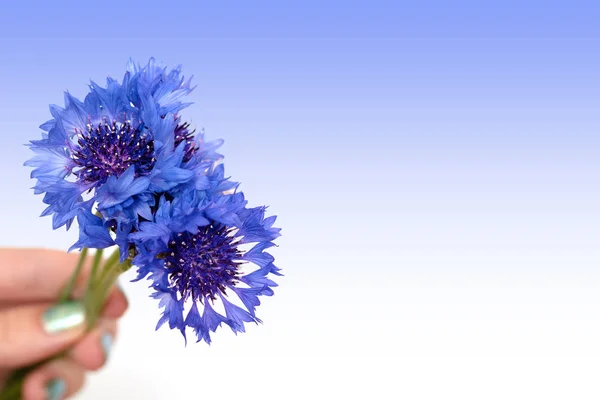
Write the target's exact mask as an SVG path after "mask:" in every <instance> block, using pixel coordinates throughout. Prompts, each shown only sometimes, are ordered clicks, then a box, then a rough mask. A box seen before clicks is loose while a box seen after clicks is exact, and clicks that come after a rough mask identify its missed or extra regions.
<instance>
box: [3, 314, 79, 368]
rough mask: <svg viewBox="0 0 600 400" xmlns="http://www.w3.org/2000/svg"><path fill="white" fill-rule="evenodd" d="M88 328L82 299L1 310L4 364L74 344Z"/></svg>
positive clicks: (16, 363)
mask: <svg viewBox="0 0 600 400" xmlns="http://www.w3.org/2000/svg"><path fill="white" fill-rule="evenodd" d="M84 331H85V310H84V307H83V305H82V304H81V303H77V302H70V303H65V304H61V305H58V306H53V305H52V304H34V305H23V306H19V307H14V308H10V309H5V310H1V311H0V368H3V367H4V368H6V367H10V368H16V367H21V366H24V365H30V364H33V363H35V362H38V361H41V360H43V359H45V358H48V357H50V356H52V355H54V354H57V353H60V352H61V351H63V350H65V349H67V348H68V347H70V346H71V345H73V344H74V343H75V342H76V341H77V340H78V339H79V338H81V337H82V336H83V333H84Z"/></svg>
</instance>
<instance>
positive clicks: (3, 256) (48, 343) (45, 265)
mask: <svg viewBox="0 0 600 400" xmlns="http://www.w3.org/2000/svg"><path fill="white" fill-rule="evenodd" d="M77 260H78V255H77V254H66V253H63V252H59V251H52V250H41V249H0V389H1V388H2V385H3V382H4V381H5V380H6V378H7V377H8V376H9V375H10V374H11V372H13V371H14V370H16V369H18V368H20V367H24V366H28V365H32V364H35V363H38V362H40V361H43V360H45V359H47V358H49V357H52V356H55V355H57V354H60V353H63V352H65V355H64V356H63V357H61V358H59V359H56V360H52V361H50V362H48V363H45V364H43V365H41V366H40V367H39V368H37V369H35V370H34V371H32V372H31V373H30V374H29V375H28V376H27V377H26V378H25V381H24V383H23V392H22V393H23V399H24V400H46V399H50V400H58V399H63V398H65V397H67V396H70V395H72V394H74V393H76V392H77V391H79V390H80V389H81V387H82V386H83V384H84V378H85V373H86V371H93V370H97V369H99V368H101V367H102V366H103V365H104V363H105V362H106V359H107V357H108V353H109V351H110V347H111V345H112V343H113V341H114V338H115V336H116V333H117V320H118V319H119V318H120V317H121V316H122V315H123V314H124V313H125V311H126V309H127V299H126V298H125V295H124V294H123V292H121V291H120V290H119V289H117V288H112V290H111V292H110V294H109V296H108V299H107V301H106V303H105V305H104V309H103V312H102V315H101V317H100V319H99V320H98V322H97V324H96V326H95V327H94V328H93V329H92V330H91V331H87V332H86V323H85V313H84V310H83V307H82V305H81V304H80V303H78V302H77V301H73V302H71V303H69V304H67V305H59V306H57V305H56V301H57V299H58V298H59V296H60V292H61V290H62V289H63V287H64V286H65V284H66V283H67V281H68V280H69V277H70V276H71V274H72V273H73V270H74V268H75V265H76V263H77ZM90 266H91V259H90V260H88V261H87V262H86V265H85V267H84V269H83V271H82V273H81V275H80V277H79V279H78V282H77V283H76V285H75V288H74V290H73V297H74V298H75V299H81V298H82V296H83V293H84V291H85V286H86V281H87V277H88V275H89V270H90ZM53 396H54V397H53Z"/></svg>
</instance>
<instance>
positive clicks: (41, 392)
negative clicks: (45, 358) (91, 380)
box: [23, 359, 85, 400]
mask: <svg viewBox="0 0 600 400" xmlns="http://www.w3.org/2000/svg"><path fill="white" fill-rule="evenodd" d="M84 383H85V371H84V370H83V368H81V367H80V366H78V365H77V364H75V363H74V362H73V361H70V360H66V359H60V360H56V361H52V362H49V363H48V364H44V365H43V366H41V367H40V368H38V369H36V370H35V371H33V372H31V373H30V374H29V375H28V376H27V377H26V378H25V381H24V382H23V399H24V400H59V399H65V398H67V397H68V396H71V395H73V394H74V393H77V392H78V391H79V390H81V388H82V387H83V384H84Z"/></svg>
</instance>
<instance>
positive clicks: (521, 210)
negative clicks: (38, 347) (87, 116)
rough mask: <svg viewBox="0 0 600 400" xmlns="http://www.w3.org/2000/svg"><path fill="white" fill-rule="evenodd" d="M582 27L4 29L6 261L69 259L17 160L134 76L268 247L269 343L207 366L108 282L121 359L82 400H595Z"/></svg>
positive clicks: (237, 15)
mask: <svg viewBox="0 0 600 400" xmlns="http://www.w3.org/2000/svg"><path fill="white" fill-rule="evenodd" d="M524 3H526V4H524ZM40 4H41V3H40ZM66 4H68V5H66ZM142 4H144V5H142ZM599 18H600V11H599V9H598V6H597V5H596V3H595V2H591V1H590V2H573V1H569V2H566V1H563V2H538V1H529V2H522V1H502V2H483V1H477V2H475V1H452V2H441V1H437V2H432V1H423V2H420V3H419V5H415V4H413V3H412V2H392V1H389V2H384V1H368V2H367V1H362V2H358V1H354V2H352V1H344V2H342V1H302V2H298V1H289V2H282V1H279V2H275V1H270V2H267V1H253V2H247V3H246V2H232V1H224V2H220V3H218V4H217V3H216V2H206V1H198V2H178V3H177V4H173V5H170V6H169V5H167V3H160V4H156V5H150V3H146V2H144V3H141V2H140V3H139V4H137V5H131V4H129V3H121V2H110V1H109V2H107V1H103V2H94V3H93V5H87V4H85V5H83V4H81V2H62V3H60V5H57V4H54V5H53V6H48V5H47V6H40V5H36V4H35V3H31V2H26V1H20V2H17V3H14V4H12V8H11V9H7V10H3V13H2V14H1V15H0V33H1V34H0V65H2V67H1V68H2V70H1V71H2V74H0V88H2V95H1V96H0V129H1V131H2V136H1V138H2V139H1V140H2V146H0V179H1V182H2V184H3V189H2V193H3V196H2V207H1V208H0V220H1V221H3V225H4V229H3V234H2V245H5V246H46V247H53V248H58V249H66V248H68V246H69V245H70V244H71V243H72V241H73V240H74V238H75V234H76V232H75V231H73V232H68V233H64V232H63V231H61V232H52V230H51V226H50V220H49V219H40V218H38V217H37V215H38V213H39V212H41V210H42V209H43V207H42V204H41V199H40V198H38V197H35V196H33V195H32V192H31V190H30V189H29V187H30V186H31V185H32V181H30V180H29V179H28V173H29V171H28V170H27V169H26V168H24V167H22V166H21V165H22V163H23V161H24V160H25V159H26V158H28V157H29V156H30V154H29V153H28V150H27V149H26V148H25V147H23V146H21V144H22V143H24V142H26V141H28V140H30V139H33V138H37V137H38V136H39V134H40V132H39V129H38V126H39V124H40V123H42V122H44V121H46V120H47V119H48V118H49V117H50V114H49V112H48V108H47V106H48V103H56V104H62V91H64V90H69V91H70V92H71V93H73V94H74V95H76V96H79V97H83V96H84V94H85V93H86V89H87V86H86V84H87V82H88V79H90V78H91V79H93V80H95V81H97V82H100V81H103V80H104V78H105V77H106V75H107V74H108V75H111V76H113V77H116V78H119V79H120V78H121V77H122V74H123V71H124V67H125V63H126V61H127V59H128V58H129V57H130V56H131V57H133V58H134V59H136V60H138V61H140V62H145V61H146V60H147V59H148V58H149V57H150V56H154V57H156V58H157V59H158V60H160V61H163V62H164V63H166V64H167V65H169V66H175V65H176V64H180V63H181V64H183V67H184V73H186V75H192V74H193V75H194V76H195V82H196V84H198V87H197V89H196V90H195V91H194V92H193V94H192V96H191V97H192V100H193V101H195V102H196V103H195V104H194V105H193V106H191V107H190V108H189V109H187V110H186V111H185V112H184V114H183V115H184V116H185V118H187V119H189V120H191V121H192V123H193V125H195V126H197V127H198V128H201V127H204V128H205V129H206V133H207V135H208V137H209V138H218V137H221V138H224V139H225V141H226V144H225V146H224V147H223V149H222V150H223V153H224V154H225V156H226V166H227V171H228V173H229V174H231V175H232V176H233V177H234V178H235V179H236V180H238V181H241V182H242V189H243V190H244V191H245V192H246V193H247V195H248V197H249V199H250V202H251V204H252V205H260V204H265V203H266V204H269V205H270V211H271V212H272V213H274V214H277V215H279V219H278V221H279V222H278V225H279V226H281V227H283V229H284V230H283V234H284V236H283V237H282V238H281V240H279V244H280V247H279V248H277V249H275V255H276V257H277V259H278V265H279V266H280V267H283V268H284V272H285V274H286V276H285V277H284V278H283V279H280V281H279V282H280V284H281V286H280V288H279V289H278V290H277V293H276V296H275V297H273V298H268V299H266V300H265V301H264V302H263V305H262V306H261V309H260V315H259V316H260V317H261V318H262V319H263V320H264V321H265V323H264V324H263V325H262V326H260V327H254V326H253V327H250V328H249V330H248V333H246V334H244V335H240V336H238V337H235V336H234V335H233V334H231V333H230V332H226V331H225V330H223V331H221V332H220V333H219V335H217V336H216V338H215V342H214V344H213V345H212V346H210V347H208V346H206V345H204V344H199V345H193V344H190V345H188V347H187V348H183V342H182V340H181V337H180V336H179V334H178V333H176V332H171V331H168V330H164V329H163V330H161V331H159V332H156V333H155V332H153V330H154V325H155V323H156V320H157V318H158V311H157V309H156V304H155V303H154V302H153V300H151V299H147V298H146V297H147V295H148V293H149V292H148V290H147V289H146V285H145V284H143V283H137V284H130V283H128V282H127V278H131V277H132V276H133V275H130V276H127V277H124V278H125V279H123V284H124V286H125V290H126V292H127V293H128V295H129V297H130V300H131V311H130V312H129V314H128V315H127V317H126V318H125V320H124V321H123V325H122V330H121V334H120V337H119V343H118V345H117V347H116V348H115V351H114V353H113V356H112V358H111V360H110V363H109V366H108V367H107V368H106V369H105V370H104V371H102V372H100V373H97V374H94V375H92V376H91V377H90V379H89V382H88V385H87V386H86V389H85V390H84V391H83V392H82V394H81V395H80V396H79V397H77V398H79V399H105V398H119V399H120V398H131V399H195V398H213V399H242V398H248V399H263V400H264V399H287V398H316V399H325V398H328V399H338V398H340V399H341V398H364V399H371V398H381V399H400V398H402V399H448V398H461V399H532V398H539V399H541V398H545V399H548V398H552V399H554V398H556V399H567V398H574V399H598V398H600V387H599V386H598V384H597V382H598V375H599V374H600V363H599V362H598V361H599V356H600V341H599V340H598V338H599V337H600V319H599V317H598V315H599V314H598V313H599V310H600V291H599V290H598V289H599V288H600V273H599V270H598V262H599V261H600V253H599V251H598V244H599V241H600V212H599V210H598V204H599V201H600V185H599V183H600V182H599V181H600V177H599V173H598V172H599V171H600V168H599V167H600V158H599V157H598V152H599V150H600V136H599V134H600V112H599V110H600V96H599V94H600V91H599V89H600V68H599V67H600V64H599V54H600V53H599V50H600V35H599V30H600V28H599V25H598V20H599Z"/></svg>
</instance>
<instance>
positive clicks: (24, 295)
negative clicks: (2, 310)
mask: <svg viewBox="0 0 600 400" xmlns="http://www.w3.org/2000/svg"><path fill="white" fill-rule="evenodd" d="M78 260H79V254H75V253H73V254H69V253H65V252H62V251H55V250H43V249H0V270H1V271H2V273H1V274H0V301H16V300H39V301H50V300H54V299H56V298H58V296H59V294H60V292H61V290H62V289H63V288H64V286H65V285H66V283H67V282H68V280H69V278H70V277H71V274H72V273H73V271H74V270H75V266H76V265H77V262H78ZM91 264H92V261H91V258H90V257H88V258H87V259H86V261H85V264H84V268H83V270H82V273H81V275H80V276H79V279H78V281H77V282H76V290H77V289H79V291H80V292H81V291H82V289H83V288H84V287H85V282H86V281H87V277H88V276H89V271H90V267H91Z"/></svg>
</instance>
